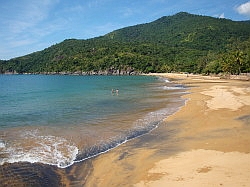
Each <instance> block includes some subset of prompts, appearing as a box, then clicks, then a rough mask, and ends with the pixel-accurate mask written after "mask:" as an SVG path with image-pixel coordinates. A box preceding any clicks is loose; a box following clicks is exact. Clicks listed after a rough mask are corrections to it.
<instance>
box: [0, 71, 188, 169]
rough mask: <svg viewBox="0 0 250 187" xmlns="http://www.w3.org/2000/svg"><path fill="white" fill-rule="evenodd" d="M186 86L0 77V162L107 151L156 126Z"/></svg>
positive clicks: (68, 161) (67, 161)
mask: <svg viewBox="0 0 250 187" xmlns="http://www.w3.org/2000/svg"><path fill="white" fill-rule="evenodd" d="M184 89H185V88H184V87H183V86H180V85H175V84H173V83H171V82H170V81H168V80H166V79H162V78H157V77H153V76H62V75H0V165H2V164H4V163H14V162H30V163H35V162H40V163H44V164H50V165H56V166H58V167H61V168H65V167H68V166H70V165H72V164H73V163H75V162H80V161H82V160H85V159H88V158H91V157H93V156H96V155H98V154H101V153H104V152H106V151H108V150H110V149H113V148H115V147H117V146H118V145H120V144H122V143H125V142H126V141H128V140H130V139H133V138H136V137H138V136H141V135H143V134H145V133H149V132H150V131H151V130H153V129H154V128H157V126H158V125H159V123H160V122H161V121H162V120H163V119H164V118H166V117H167V116H168V115H171V114H172V113H173V112H175V111H177V110H178V108H179V107H180V106H181V105H183V103H184V100H183V99H181V98H180V96H181V95H182V94H183V92H184Z"/></svg>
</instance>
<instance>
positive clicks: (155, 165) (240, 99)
mask: <svg viewBox="0 0 250 187" xmlns="http://www.w3.org/2000/svg"><path fill="white" fill-rule="evenodd" d="M152 75H154V76H162V77H165V78H168V79H171V80H173V82H174V83H178V84H183V85H186V86H187V87H188V88H189V93H188V94H186V95H184V96H183V97H184V98H186V99H188V100H187V101H186V104H185V106H183V107H182V108H181V109H180V110H179V111H178V112H176V113H174V114H172V115H171V116H169V117H168V118H167V119H166V120H165V122H164V124H162V125H161V126H160V127H159V128H158V129H156V130H155V131H153V132H151V133H150V134H148V135H145V136H143V137H141V138H139V139H136V140H133V141H130V142H128V143H126V144H124V145H122V146H120V147H118V148H116V149H115V150H112V151H110V152H108V153H106V154H103V155H100V156H98V157H97V158H94V159H93V160H92V166H93V170H92V171H91V173H90V174H89V176H88V178H87V179H86V186H121V185H122V186H137V187H154V186H164V185H169V186H223V185H224V186H248V185H249V184H250V174H249V173H250V172H249V171H250V166H248V165H247V164H245V163H250V147H249V144H250V126H249V124H250V122H249V121H250V113H249V111H250V89H249V82H248V81H236V80H224V79H220V78H217V77H216V78H215V77H203V76H187V75H184V74H152ZM221 100H222V101H223V102H219V101H221ZM228 103H230V104H228ZM236 103H240V105H237V104H236ZM225 104H226V105H225ZM117 173H119V175H117Z"/></svg>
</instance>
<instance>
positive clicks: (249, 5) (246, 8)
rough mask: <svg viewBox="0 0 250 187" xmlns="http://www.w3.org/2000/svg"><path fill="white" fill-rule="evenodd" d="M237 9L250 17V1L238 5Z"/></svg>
mask: <svg viewBox="0 0 250 187" xmlns="http://www.w3.org/2000/svg"><path fill="white" fill-rule="evenodd" d="M236 11H237V12H238V13H239V14H242V15H246V16H248V17H250V1H248V2H246V3H244V4H242V5H240V6H238V7H236Z"/></svg>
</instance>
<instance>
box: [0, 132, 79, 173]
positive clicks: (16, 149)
mask: <svg viewBox="0 0 250 187" xmlns="http://www.w3.org/2000/svg"><path fill="white" fill-rule="evenodd" d="M23 136H24V139H23V142H22V143H20V144H17V143H16V144H14V145H10V147H9V145H8V146H5V147H4V150H3V151H1V152H2V153H4V155H5V156H6V157H5V158H2V159H1V160H0V164H1V165H2V164H4V163H6V162H7V163H15V162H30V163H37V162H39V163H43V164H49V165H56V166H57V167H59V168H66V167H68V166H70V165H72V164H73V163H74V160H75V159H76V155H77V154H78V148H77V147H76V146H75V145H74V144H72V143H71V142H69V141H67V140H66V139H64V138H62V137H56V136H39V135H37V132H35V131H28V132H26V133H25V134H24V135H23ZM29 142H31V145H30V146H29ZM24 145H25V146H24Z"/></svg>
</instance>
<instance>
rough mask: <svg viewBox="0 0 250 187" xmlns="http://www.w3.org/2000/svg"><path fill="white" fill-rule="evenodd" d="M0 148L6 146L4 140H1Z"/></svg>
mask: <svg viewBox="0 0 250 187" xmlns="http://www.w3.org/2000/svg"><path fill="white" fill-rule="evenodd" d="M0 148H5V143H4V141H3V140H0Z"/></svg>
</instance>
